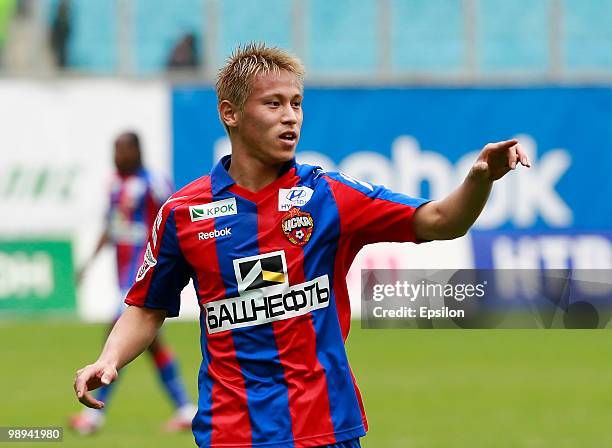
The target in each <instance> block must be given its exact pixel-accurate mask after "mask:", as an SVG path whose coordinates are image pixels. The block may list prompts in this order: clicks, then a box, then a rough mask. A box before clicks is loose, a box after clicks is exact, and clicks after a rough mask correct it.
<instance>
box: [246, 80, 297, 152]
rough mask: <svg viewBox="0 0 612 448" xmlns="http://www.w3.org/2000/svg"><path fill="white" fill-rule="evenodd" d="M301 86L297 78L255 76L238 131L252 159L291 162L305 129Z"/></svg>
mask: <svg viewBox="0 0 612 448" xmlns="http://www.w3.org/2000/svg"><path fill="white" fill-rule="evenodd" d="M302 94H303V92H302V84H301V83H300V80H299V79H298V77H297V76H296V75H294V74H293V73H291V72H288V71H285V70H281V72H280V74H275V73H268V74H263V75H258V76H256V77H255V78H254V79H253V81H252V89H251V93H250V95H249V97H248V98H247V100H246V103H245V104H244V108H243V110H242V111H241V112H240V114H239V118H238V120H237V127H236V128H235V131H236V132H237V134H238V135H239V136H240V138H241V140H242V141H243V142H244V143H245V148H246V150H247V151H249V152H250V153H251V154H250V155H251V156H253V157H255V158H257V159H259V160H261V161H262V162H264V163H283V162H287V161H289V160H291V159H292V158H293V156H294V154H295V148H296V146H297V143H298V140H299V138H300V128H301V127H302Z"/></svg>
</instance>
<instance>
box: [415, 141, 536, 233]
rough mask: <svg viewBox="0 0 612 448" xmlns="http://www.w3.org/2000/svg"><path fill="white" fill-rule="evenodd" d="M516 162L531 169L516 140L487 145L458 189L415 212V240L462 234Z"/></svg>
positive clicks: (472, 222) (514, 166)
mask: <svg viewBox="0 0 612 448" xmlns="http://www.w3.org/2000/svg"><path fill="white" fill-rule="evenodd" d="M517 163H521V164H522V165H523V166H526V167H529V166H531V165H530V162H529V159H528V158H527V155H526V154H525V153H524V152H523V150H522V149H521V147H520V145H519V144H518V141H517V140H507V141H503V142H499V143H489V144H488V145H486V146H485V147H484V149H483V150H482V151H481V153H480V154H479V156H478V159H477V160H476V163H474V166H473V167H472V169H471V170H470V172H469V174H468V175H467V177H466V178H465V180H464V181H463V183H462V184H461V186H459V188H457V189H456V190H455V191H453V192H452V193H451V194H450V195H448V196H447V197H446V198H444V199H442V200H440V201H433V202H429V203H427V204H425V205H423V206H421V207H420V208H419V209H418V210H417V211H416V213H415V215H414V230H415V234H416V236H417V238H419V239H420V240H428V241H431V240H449V239H453V238H458V237H460V236H463V235H465V234H466V233H467V231H468V230H469V228H470V227H472V225H473V224H474V222H475V221H476V219H477V218H478V216H479V215H480V213H481V212H482V209H483V208H484V206H485V204H486V202H487V199H488V198H489V193H490V192H491V187H492V186H493V182H494V181H496V180H497V179H500V178H501V177H503V176H504V175H505V174H506V173H508V172H509V171H510V170H513V169H515V168H516V166H517Z"/></svg>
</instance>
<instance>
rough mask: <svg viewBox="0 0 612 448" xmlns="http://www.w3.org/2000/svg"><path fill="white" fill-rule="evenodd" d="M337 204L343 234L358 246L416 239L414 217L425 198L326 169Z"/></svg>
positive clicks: (414, 240) (326, 176) (415, 240)
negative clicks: (411, 195) (329, 171)
mask: <svg viewBox="0 0 612 448" xmlns="http://www.w3.org/2000/svg"><path fill="white" fill-rule="evenodd" d="M325 178H326V180H327V181H328V183H329V185H330V187H331V190H332V193H333V195H334V198H335V200H336V204H337V207H338V214H339V218H340V223H341V231H342V233H343V236H345V237H348V238H350V239H351V240H352V241H353V242H354V243H359V244H360V245H361V246H363V245H366V244H370V243H381V242H413V243H419V242H420V241H419V240H418V239H417V237H416V235H415V232H414V226H413V218H414V213H415V211H416V210H417V208H419V207H420V206H421V205H423V204H425V203H427V202H429V201H428V200H426V199H421V198H413V197H410V196H407V195H404V194H400V193H394V192H393V191H391V190H389V189H387V188H385V187H382V186H380V185H372V184H369V183H367V182H364V181H361V180H357V179H355V178H353V177H351V176H348V175H346V174H344V173H326V174H325Z"/></svg>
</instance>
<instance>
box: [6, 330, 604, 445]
mask: <svg viewBox="0 0 612 448" xmlns="http://www.w3.org/2000/svg"><path fill="white" fill-rule="evenodd" d="M359 327H360V324H359V322H353V329H352V331H351V335H350V337H349V342H348V351H349V357H350V360H351V364H352V367H353V370H354V373H355V376H356V377H357V380H358V383H359V385H360V387H361V390H362V392H363V395H364V401H365V405H366V410H367V413H368V417H369V422H370V432H369V434H368V436H367V437H366V438H365V439H364V440H363V446H364V448H410V447H415V448H417V447H419V448H420V447H422V448H425V447H427V448H430V447H431V448H435V447H440V448H441V447H445V448H446V447H470V448H475V447H497V448H500V447H501V448H503V447H508V448H510V447H512V448H515V447H526V448H544V447H551V448H553V447H554V448H564V447H567V448H570V447H572V448H573V447H581V448H584V447H603V446H612V431H611V430H610V422H612V332H608V331H601V330H600V331H569V330H521V331H503V330H491V331H485V330H480V331H468V330H433V331H431V330H361V329H360V328H359ZM104 331H105V330H104V326H103V325H85V324H78V323H67V322H45V321H35V322H32V321H30V322H20V323H11V322H7V321H4V322H0V353H1V355H2V357H1V360H2V363H1V367H0V372H1V373H0V426H11V425H15V426H19V425H30V426H66V421H67V418H68V416H69V415H70V414H72V413H74V412H76V411H78V410H79V404H78V403H77V401H76V399H75V398H74V393H73V390H72V380H73V378H74V373H75V371H76V369H77V368H79V367H81V366H82V365H84V364H86V363H88V362H91V361H93V360H94V359H95V357H96V356H97V354H98V351H99V349H100V346H101V343H102V338H103V336H104ZM164 331H165V335H166V337H167V338H168V340H169V341H170V343H171V344H172V346H173V348H174V350H175V351H176V352H177V355H178V357H179V360H180V363H181V371H182V372H183V376H184V378H185V381H186V382H187V384H188V387H189V389H190V390H191V392H192V396H193V397H194V398H195V394H196V377H197V369H198V366H199V360H200V353H199V347H198V337H199V329H198V327H197V323H195V322H193V323H187V322H180V323H169V324H167V325H165V330H164ZM150 364H151V360H150V359H149V358H148V357H147V356H142V357H140V358H138V359H137V360H136V361H135V362H134V363H133V364H132V365H130V366H129V367H128V368H127V369H126V371H125V372H122V374H121V383H120V384H119V386H118V387H117V389H116V390H115V395H114V396H113V397H112V398H113V399H112V403H111V406H110V411H109V414H108V417H107V424H106V425H105V427H104V429H103V430H102V432H100V433H98V434H96V435H95V436H92V437H89V438H82V437H77V436H75V435H73V434H71V433H70V432H69V430H67V429H66V432H65V438H64V442H63V443H62V444H57V443H55V444H51V443H36V444H27V443H19V444H6V445H7V447H8V446H16V447H17V446H19V447H25V446H34V447H42V446H55V447H58V446H62V447H66V448H67V447H109V446H112V447H130V448H132V447H148V448H155V447H168V446H173V447H191V446H195V444H194V443H193V439H192V436H191V435H190V434H180V435H168V434H164V433H163V432H162V431H161V425H162V424H163V422H164V421H165V420H166V419H167V418H168V417H169V416H170V414H171V412H172V409H171V407H170V405H169V403H168V401H167V400H166V399H165V397H164V396H163V394H162V391H161V389H160V388H159V387H158V385H157V378H156V376H155V374H154V371H153V369H151V367H150Z"/></svg>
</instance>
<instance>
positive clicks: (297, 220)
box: [281, 207, 314, 246]
mask: <svg viewBox="0 0 612 448" xmlns="http://www.w3.org/2000/svg"><path fill="white" fill-rule="evenodd" d="M281 225H282V229H283V233H284V234H285V236H286V237H287V239H288V240H289V241H291V242H292V243H293V244H297V245H298V246H304V245H305V244H306V243H307V242H308V240H310V236H311V235H312V231H313V229H314V221H313V219H312V216H310V213H308V212H303V211H302V210H300V209H299V208H295V207H294V208H292V209H290V210H289V211H288V212H287V214H286V215H285V216H284V217H283V221H282V223H281Z"/></svg>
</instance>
